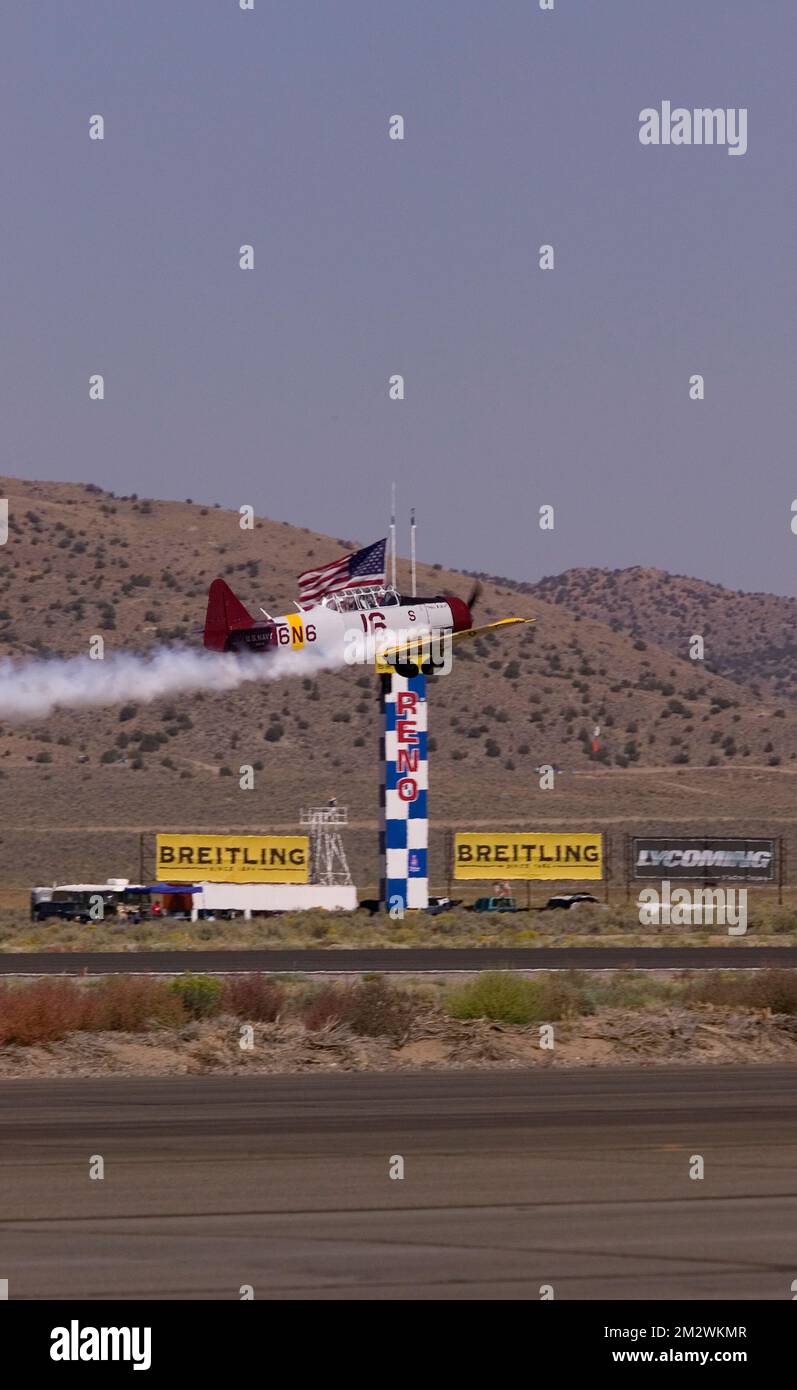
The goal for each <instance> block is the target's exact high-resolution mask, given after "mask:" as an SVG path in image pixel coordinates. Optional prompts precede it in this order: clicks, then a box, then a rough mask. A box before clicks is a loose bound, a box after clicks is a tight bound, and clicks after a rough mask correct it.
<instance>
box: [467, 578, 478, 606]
mask: <svg viewBox="0 0 797 1390" xmlns="http://www.w3.org/2000/svg"><path fill="white" fill-rule="evenodd" d="M481 596H482V582H481V580H480V579H477V580H476V583H475V584H474V585H473V588H472V589H471V591H470V593H469V594H468V597H467V598H466V600H465V602H466V603H467V605H468V608H469V609H470V611H471V613H473V612H474V610H475V608H476V604H477V603H478V602H479V599H480V598H481Z"/></svg>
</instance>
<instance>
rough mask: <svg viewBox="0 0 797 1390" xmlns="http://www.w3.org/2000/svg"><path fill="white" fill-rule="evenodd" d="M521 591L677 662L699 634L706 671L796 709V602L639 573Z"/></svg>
mask: <svg viewBox="0 0 797 1390" xmlns="http://www.w3.org/2000/svg"><path fill="white" fill-rule="evenodd" d="M524 588H526V589H527V592H529V593H531V594H535V595H536V596H537V597H539V598H541V599H543V600H544V601H545V602H546V603H555V604H558V605H560V606H561V607H563V608H566V609H567V611H568V612H570V613H578V614H579V615H580V616H581V617H582V618H595V619H597V621H598V622H601V623H608V625H609V626H610V627H611V628H612V629H613V630H614V631H615V632H627V633H630V634H631V636H633V637H645V638H647V639H649V640H650V641H652V642H655V643H657V645H658V646H660V647H664V648H665V649H666V650H667V651H670V652H672V653H673V655H676V656H681V657H685V656H687V655H688V651H689V641H690V638H691V637H692V635H693V634H694V633H698V634H700V635H701V636H702V637H703V639H704V642H705V662H706V667H707V669H708V670H710V671H716V672H718V673H719V674H720V675H723V676H727V677H728V679H729V680H732V681H736V682H738V683H739V684H741V685H746V686H748V687H749V688H750V690H751V691H752V692H753V694H754V695H761V696H763V697H764V698H765V699H774V700H776V701H780V702H783V701H784V700H788V701H790V702H792V703H794V702H797V599H794V598H783V597H780V596H779V595H777V594H747V593H744V592H742V591H741V590H733V589H725V588H723V587H722V585H720V584H709V583H706V581H705V580H702V579H687V578H685V577H684V576H683V575H680V574H668V573H667V572H666V571H665V570H658V569H644V568H642V567H641V566H636V567H635V568H633V569H626V570H601V569H572V570H566V571H565V573H564V574H557V575H552V576H550V577H548V578H546V579H543V580H541V581H540V582H539V583H538V584H532V585H529V586H524Z"/></svg>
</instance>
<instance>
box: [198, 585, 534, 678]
mask: <svg viewBox="0 0 797 1390" xmlns="http://www.w3.org/2000/svg"><path fill="white" fill-rule="evenodd" d="M480 593H481V584H480V583H479V582H478V581H477V582H476V583H475V584H474V586H473V588H472V590H471V592H470V594H469V596H468V599H467V601H466V600H465V599H461V598H458V597H457V596H456V594H448V593H444V594H437V595H435V596H434V597H433V598H416V597H415V596H412V597H409V596H407V595H405V594H401V593H400V592H399V590H398V589H397V588H395V587H394V586H393V585H391V584H378V585H373V584H370V585H361V586H356V585H355V586H353V587H351V588H345V589H341V590H339V591H337V592H336V593H333V594H327V595H325V596H324V597H323V598H321V599H320V600H318V602H315V603H313V604H305V605H303V604H299V603H297V609H298V611H297V612H296V613H286V614H284V615H283V616H281V617H277V618H273V617H271V615H270V614H269V613H267V612H266V610H265V609H261V610H260V611H261V612H262V613H263V615H264V618H263V620H261V619H259V618H253V617H252V615H251V613H250V612H249V611H248V609H246V608H245V607H244V605H243V603H241V600H240V599H239V598H238V597H237V596H236V595H235V594H234V593H233V591H232V589H231V588H230V586H229V584H227V583H226V582H225V580H223V579H214V580H213V583H212V584H211V586H210V590H209V592H208V606H207V612H206V615H205V629H204V645H205V646H206V647H207V648H208V649H209V650H210V651H215V652H238V653H242V652H250V653H258V654H263V655H268V654H269V653H272V652H277V651H294V652H296V651H302V650H308V651H309V650H312V649H314V648H315V649H316V650H320V651H323V652H324V654H325V655H328V654H329V653H330V652H335V650H336V649H337V648H339V649H340V655H341V663H343V662H347V661H348V663H349V664H352V657H351V656H347V649H348V650H349V652H351V650H352V647H353V646H354V645H356V643H357V642H358V641H359V644H360V648H361V650H363V651H365V652H367V653H368V654H369V655H368V659H369V661H371V660H372V661H373V663H374V665H375V666H376V669H377V671H378V672H379V673H380V674H383V675H384V674H389V673H390V672H392V671H395V672H397V673H398V674H400V675H414V674H417V673H418V672H419V671H423V672H424V674H428V675H432V674H434V671H435V670H436V669H439V668H440V666H441V661H440V658H439V653H440V652H441V651H442V650H445V648H446V645H447V642H448V640H449V639H450V641H451V642H456V641H460V640H463V639H468V638H474V637H478V636H480V635H481V634H482V633H484V632H491V631H494V630H496V629H499V628H506V627H513V626H516V625H517V624H529V625H531V624H533V623H534V621H535V620H534V619H533V618H499V619H498V620H497V621H496V622H492V623H484V624H482V625H481V626H474V622H473V609H474V608H475V605H476V603H477V600H478V598H479V595H480ZM369 639H370V640H369ZM316 643H317V644H318V647H317V648H316V647H315V644H316ZM393 643H395V645H392V644H393ZM449 650H450V649H449ZM447 669H450V663H449V666H448V668H447Z"/></svg>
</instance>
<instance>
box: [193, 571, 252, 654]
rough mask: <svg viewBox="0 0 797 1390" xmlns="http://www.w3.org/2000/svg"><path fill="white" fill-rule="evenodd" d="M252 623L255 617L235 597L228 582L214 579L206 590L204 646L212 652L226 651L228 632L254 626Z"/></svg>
mask: <svg viewBox="0 0 797 1390" xmlns="http://www.w3.org/2000/svg"><path fill="white" fill-rule="evenodd" d="M254 623H255V619H254V618H253V617H252V615H251V613H249V612H247V610H246V609H245V608H244V606H243V604H242V603H241V600H240V599H239V598H236V597H235V594H234V593H233V591H232V589H231V588H230V586H229V584H226V583H225V582H224V580H223V579H214V580H213V583H212V584H211V586H210V589H209V590H208V606H207V612H206V613H205V635H204V643H205V646H206V647H209V648H210V650H211V651H214V652H223V651H226V650H227V640H228V638H229V636H230V633H231V632H234V631H235V630H236V629H240V628H242V627H244V628H245V627H254Z"/></svg>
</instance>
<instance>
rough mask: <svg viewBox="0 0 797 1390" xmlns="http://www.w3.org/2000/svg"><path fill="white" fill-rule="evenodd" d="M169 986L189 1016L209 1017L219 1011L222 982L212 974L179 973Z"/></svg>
mask: <svg viewBox="0 0 797 1390" xmlns="http://www.w3.org/2000/svg"><path fill="white" fill-rule="evenodd" d="M170 988H171V989H172V991H173V992H174V994H176V996H177V998H178V999H180V1000H181V1001H182V1003H183V1007H184V1008H185V1011H186V1013H187V1014H188V1015H189V1016H190V1017H191V1018H209V1017H210V1015H211V1014H215V1013H218V1011H219V1007H220V1004H221V994H222V989H223V984H222V981H221V980H217V979H216V978H215V977H214V976H213V975H180V976H179V978H178V979H176V980H173V981H172V983H171V986H170Z"/></svg>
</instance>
